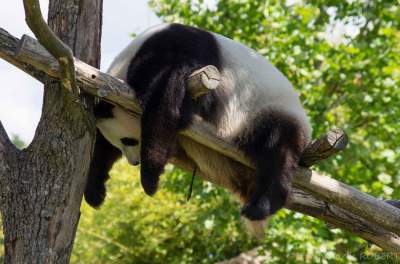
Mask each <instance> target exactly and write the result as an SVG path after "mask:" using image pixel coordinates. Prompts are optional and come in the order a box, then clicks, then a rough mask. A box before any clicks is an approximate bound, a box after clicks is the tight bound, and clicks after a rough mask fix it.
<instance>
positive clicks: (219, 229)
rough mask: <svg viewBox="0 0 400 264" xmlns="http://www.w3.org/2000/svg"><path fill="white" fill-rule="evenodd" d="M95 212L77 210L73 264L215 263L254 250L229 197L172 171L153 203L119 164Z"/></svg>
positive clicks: (130, 172) (132, 173)
mask: <svg viewBox="0 0 400 264" xmlns="http://www.w3.org/2000/svg"><path fill="white" fill-rule="evenodd" d="M111 178H112V180H111V183H110V184H109V186H108V197H107V199H106V202H105V204H104V205H103V206H102V207H101V209H100V210H93V209H91V208H90V207H88V206H87V205H86V204H83V206H82V218H81V221H80V224H79V228H78V233H77V237H76V242H75V246H74V251H73V257H72V263H85V264H86V263H88V264H92V263H121V264H123V263H152V264H153V263H154V264H156V263H163V264H164V263H214V262H216V261H218V260H224V259H226V258H229V257H234V256H235V255H238V254H240V252H242V251H245V250H249V249H251V248H252V247H254V246H255V241H254V240H252V238H250V237H249V236H248V235H247V234H246V232H245V231H244V230H243V227H242V225H241V223H240V221H239V212H238V208H239V207H238V205H237V204H236V203H235V202H234V201H233V200H231V198H230V195H228V194H227V193H225V192H224V191H223V190H221V189H218V188H215V187H213V186H211V184H209V183H206V182H202V181H201V180H200V179H196V182H195V186H194V193H193V197H192V200H191V201H190V202H186V195H187V194H186V192H187V188H188V185H189V182H190V175H188V174H185V173H183V172H181V171H179V170H177V169H174V170H173V169H172V166H171V167H169V168H168V169H167V172H166V173H165V174H164V175H163V176H162V181H161V186H160V191H159V192H158V193H157V194H156V195H155V196H154V198H151V197H148V196H146V195H145V194H144V192H143V190H142V188H141V186H140V183H139V175H138V170H137V169H134V168H132V167H129V166H128V165H127V163H126V162H125V161H124V162H120V163H118V164H117V165H116V166H115V167H114V169H113V171H112V175H111Z"/></svg>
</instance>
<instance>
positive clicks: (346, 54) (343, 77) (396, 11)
mask: <svg viewBox="0 0 400 264" xmlns="http://www.w3.org/2000/svg"><path fill="white" fill-rule="evenodd" d="M209 2H210V1H203V0H157V1H155V0H153V1H151V6H152V7H153V8H154V10H156V12H157V14H158V15H159V16H160V17H161V18H162V19H163V20H164V21H166V22H181V23H184V24H190V25H195V26H198V27H201V28H204V29H207V30H210V31H214V32H217V33H220V34H222V35H225V36H228V37H230V38H232V39H235V40H238V41H240V42H242V43H243V44H245V45H248V46H250V47H252V48H253V49H255V50H257V51H258V52H259V53H261V54H262V55H264V56H265V57H266V58H267V59H268V60H270V61H271V62H272V63H273V64H274V65H276V66H277V67H278V68H279V69H280V70H281V71H282V72H283V73H284V74H285V75H286V76H287V77H288V78H289V80H290V81H291V82H292V83H293V85H294V86H295V87H296V89H297V90H298V91H299V92H300V94H301V98H302V100H303V102H304V104H305V107H306V109H307V111H308V114H309V116H310V119H311V122H312V124H313V128H314V136H315V137H317V136H319V135H321V134H322V133H324V132H326V131H327V130H328V129H329V128H332V127H340V128H343V129H345V130H346V132H347V133H348V135H349V137H350V142H351V143H350V145H349V147H348V148H347V149H346V151H344V152H343V153H341V154H340V155H337V156H335V157H334V158H331V159H329V160H327V161H325V162H323V163H322V164H321V165H319V166H317V168H316V169H317V170H320V171H323V172H324V173H326V174H328V175H330V176H332V177H335V178H336V179H339V180H340V181H343V182H346V183H348V184H350V185H353V186H355V187H357V188H359V189H360V190H361V191H364V192H368V193H371V194H373V195H375V196H380V197H382V198H385V199H388V198H395V199H399V198H400V188H399V185H400V122H399V117H400V106H399V105H400V89H399V86H400V44H399V43H400V31H399V29H400V7H399V6H400V5H399V1H392V0H375V1H364V0H351V1H350V0H348V1H337V0H312V1H301V0H300V1H283V0H281V1H272V0H271V1H256V0H247V1H246V0H229V1H228V0H219V1H215V6H214V5H210V4H207V3H209ZM338 28H339V29H340V28H342V29H343V30H344V34H341V35H340V34H339V36H338V34H337V33H335V32H337V29H338ZM300 231H301V232H300ZM265 245H266V248H268V251H269V252H270V253H271V254H272V260H271V261H272V263H292V262H296V261H297V262H298V261H299V257H300V256H301V258H300V260H301V261H303V262H304V263H321V262H320V261H321V259H323V261H324V263H351V262H354V261H357V259H358V258H359V256H360V254H361V253H362V252H364V251H363V250H364V248H365V246H366V243H365V242H364V241H362V240H360V239H357V238H354V237H353V236H351V235H350V234H348V233H346V232H341V231H339V232H338V231H332V230H329V229H327V228H326V227H325V226H324V225H323V224H322V223H321V222H319V221H317V220H314V219H310V218H309V217H305V216H300V215H298V214H292V213H288V212H282V213H280V214H279V216H277V217H275V218H274V221H273V223H272V224H271V226H270V230H269V232H268V237H267V239H266V243H265ZM317 252H322V253H321V254H322V255H321V254H317ZM372 259H373V258H372ZM374 261H377V260H374ZM364 262H366V260H364ZM371 263H372V262H371ZM374 263H377V262H374Z"/></svg>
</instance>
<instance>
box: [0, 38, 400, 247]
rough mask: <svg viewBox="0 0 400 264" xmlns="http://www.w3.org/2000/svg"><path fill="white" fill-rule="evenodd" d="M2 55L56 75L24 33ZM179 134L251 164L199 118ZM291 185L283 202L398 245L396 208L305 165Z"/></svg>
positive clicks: (117, 90)
mask: <svg viewBox="0 0 400 264" xmlns="http://www.w3.org/2000/svg"><path fill="white" fill-rule="evenodd" d="M0 32H1V31H0ZM2 41H8V42H14V41H15V39H13V38H10V37H4V36H3V37H2V35H1V34H0V43H1V42H2ZM14 44H15V43H14ZM14 44H12V45H14ZM2 56H4V55H3V53H2V51H1V46H0V57H2ZM6 58H8V61H10V62H11V63H13V64H14V65H16V66H17V67H18V65H24V64H31V65H32V66H34V68H37V69H39V70H40V71H42V72H46V73H47V74H48V75H49V76H51V77H55V78H59V77H60V74H59V72H58V69H57V63H55V60H54V59H53V62H52V61H51V57H50V56H49V54H48V53H47V52H46V51H45V50H44V49H43V48H41V47H40V46H39V45H37V44H35V41H33V40H32V39H28V38H27V37H24V38H23V39H22V40H21V44H20V45H19V48H18V50H17V52H16V56H15V57H13V58H12V59H10V58H9V56H8V55H7V56H6ZM14 62H15V63H14ZM75 65H76V71H77V72H76V76H77V81H78V83H79V84H80V85H81V87H82V89H84V90H85V91H86V92H88V93H90V94H93V95H97V96H100V97H102V99H104V100H107V101H109V102H112V103H114V104H117V105H120V106H122V107H124V108H126V109H128V110H130V111H132V112H133V114H134V115H136V116H139V114H140V111H141V110H140V107H139V105H138V104H137V103H136V102H135V95H134V93H133V91H132V89H130V88H129V87H128V86H127V85H126V84H125V83H123V82H121V81H120V80H118V79H116V78H114V77H112V76H109V75H107V74H105V73H102V72H100V71H98V70H97V69H95V68H93V67H90V66H88V65H86V64H84V63H82V62H80V61H79V60H77V59H75ZM181 137H182V138H186V139H188V140H193V141H195V142H197V143H199V144H201V145H203V146H205V147H208V148H210V149H212V150H215V151H216V152H218V153H219V155H224V156H226V157H229V158H232V159H233V160H236V161H238V162H239V163H241V164H243V165H244V166H247V167H249V168H254V166H253V165H252V164H251V163H250V162H249V161H248V160H247V159H246V157H245V156H244V155H243V154H242V153H241V152H239V151H238V150H237V149H235V148H234V147H232V146H231V145H229V144H228V143H226V142H224V141H222V140H221V139H219V138H218V137H216V136H215V133H214V131H213V130H212V129H211V128H210V127H209V126H207V124H206V123H204V122H202V121H201V120H196V121H195V122H194V124H193V126H191V128H190V129H188V130H185V131H183V132H182V135H181ZM346 143H347V139H346V137H345V136H344V134H343V133H341V132H340V131H339V130H335V131H331V132H329V133H328V135H327V136H325V137H323V138H321V139H320V140H318V141H316V142H314V143H313V144H312V145H311V146H310V147H309V148H308V149H307V151H306V152H305V153H304V156H303V159H302V164H304V165H308V166H309V165H312V164H313V163H315V162H317V161H318V160H322V159H325V158H327V157H328V156H329V155H331V154H333V153H335V152H337V151H339V150H340V149H342V148H343V147H344V146H345V145H346ZM172 162H173V163H175V164H177V165H178V166H181V167H183V168H189V169H190V168H192V164H191V163H190V160H187V158H186V157H175V158H174V159H173V160H172ZM293 185H294V190H293V195H292V198H291V199H290V202H289V204H288V208H291V209H294V210H297V211H300V212H303V213H307V214H309V215H313V216H315V217H318V218H321V219H323V220H326V221H327V222H328V223H330V224H332V225H334V226H338V227H341V228H345V229H347V230H350V231H352V232H354V233H356V234H358V235H360V236H362V237H364V238H365V239H367V240H370V241H372V242H374V243H376V244H378V245H380V246H381V247H382V248H384V249H387V250H400V241H399V238H398V235H397V234H400V228H399V227H400V221H399V220H400V218H399V217H400V210H398V209H397V208H395V207H393V206H391V205H389V204H387V203H385V202H383V201H379V200H377V199H375V198H373V197H372V196H369V195H367V194H364V193H361V192H359V191H358V190H356V189H354V188H352V187H350V186H347V185H345V184H343V183H340V182H338V181H336V180H334V179H331V178H328V177H326V176H322V175H320V174H317V173H315V172H311V171H310V170H308V169H305V168H300V169H299V170H298V173H297V175H296V176H295V177H294V181H293ZM297 188H300V189H302V190H304V191H305V192H306V193H307V199H306V201H307V202H304V201H305V200H304V198H302V197H304V195H303V194H304V191H303V192H302V191H301V190H298V189H297ZM298 193H302V195H296V194H298ZM320 199H321V200H320Z"/></svg>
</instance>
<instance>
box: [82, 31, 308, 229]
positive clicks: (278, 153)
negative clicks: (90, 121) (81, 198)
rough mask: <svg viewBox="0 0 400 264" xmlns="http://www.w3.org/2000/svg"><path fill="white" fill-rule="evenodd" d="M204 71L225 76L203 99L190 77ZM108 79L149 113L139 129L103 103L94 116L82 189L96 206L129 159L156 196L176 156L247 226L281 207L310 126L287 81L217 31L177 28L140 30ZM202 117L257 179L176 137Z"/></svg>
mask: <svg viewBox="0 0 400 264" xmlns="http://www.w3.org/2000/svg"><path fill="white" fill-rule="evenodd" d="M206 65H214V66H216V67H217V68H218V69H219V71H220V72H221V75H222V81H221V84H220V86H219V87H218V88H217V89H216V90H215V91H211V92H209V93H208V94H206V95H204V96H201V97H200V98H198V99H197V100H194V99H192V98H191V96H190V95H189V93H188V91H187V87H186V85H187V83H186V81H187V77H188V75H189V74H191V73H192V72H193V71H195V70H197V69H199V68H201V67H204V66H206ZM109 73H110V74H111V75H114V76H116V77H118V78H120V79H122V80H124V81H125V82H127V83H128V84H129V85H130V86H131V87H132V89H134V91H135V93H136V96H137V98H138V100H139V103H140V105H141V107H142V109H143V114H142V117H141V123H140V124H137V123H136V122H135V121H134V119H133V118H132V117H131V116H129V114H128V113H126V112H125V111H123V110H122V109H120V108H118V107H114V106H112V105H110V104H107V103H105V102H102V103H100V104H99V105H98V106H97V107H96V109H95V115H96V117H97V127H98V129H99V130H100V132H101V133H99V135H98V137H97V141H96V145H95V153H94V160H93V162H92V169H91V172H90V175H89V180H88V184H87V187H86V191H85V199H86V201H87V202H88V203H89V204H90V205H92V206H94V207H97V206H99V205H100V204H101V203H102V202H103V200H104V197H105V187H104V183H105V181H106V180H107V178H108V171H109V169H110V168H111V166H112V164H113V163H114V162H115V161H116V160H117V159H118V158H119V157H120V156H121V155H122V154H124V155H125V156H126V157H127V159H128V161H129V162H130V163H131V164H133V165H136V164H137V163H138V161H140V163H141V170H140V172H141V182H142V186H143V189H144V191H145V192H146V193H147V194H149V195H152V194H154V193H155V192H156V190H157V184H158V180H159V176H160V174H161V173H162V172H163V169H164V166H165V165H166V163H167V162H168V159H169V158H170V157H171V155H172V154H174V151H175V150H176V149H177V146H178V147H179V149H182V150H183V152H184V154H185V155H186V156H187V157H188V158H190V159H191V160H192V161H193V162H194V163H195V164H196V165H197V168H198V170H199V171H200V173H201V174H202V175H203V176H204V177H205V178H207V179H209V180H211V181H213V182H216V183H219V184H222V185H224V186H225V187H228V188H230V189H231V190H232V191H233V192H234V193H236V194H237V195H238V196H239V197H240V200H241V202H242V203H243V208H242V210H241V213H242V214H243V215H244V216H245V217H246V218H248V219H250V220H253V221H256V220H263V219H265V218H267V217H268V216H270V215H272V214H274V213H275V212H276V211H277V210H279V209H280V208H282V207H283V206H284V204H285V202H286V199H287V196H288V192H289V189H290V184H291V178H292V174H293V171H294V169H295V168H296V166H297V163H298V160H299V157H300V155H301V153H302V151H303V150H304V148H305V146H306V145H307V144H308V142H309V141H310V135H311V127H310V124H309V121H308V118H307V116H306V114H305V112H304V109H303V107H302V105H301V103H300V101H299V98H298V94H297V93H296V92H295V91H294V89H293V87H292V85H291V84H290V83H289V81H288V80H287V79H286V78H285V77H284V76H283V74H282V73H281V72H279V71H278V70H277V69H276V68H275V67H274V66H272V65H271V64H270V63H269V62H268V61H266V60H265V59H264V58H263V57H261V56H260V55H259V54H257V53H256V52H255V51H254V50H251V49H249V48H247V47H245V46H244V45H242V44H240V43H237V42H235V41H233V40H230V39H228V38H225V37H223V36H220V35H218V34H214V33H210V32H206V31H203V30H200V29H197V28H193V27H189V26H184V25H180V24H163V25H159V26H156V27H153V28H151V29H149V30H147V31H146V32H144V33H142V34H141V35H139V36H138V37H136V38H135V40H133V41H132V43H131V44H130V45H129V46H128V47H127V48H126V49H125V50H124V51H122V52H121V53H120V54H119V55H118V56H117V58H116V59H115V60H114V62H113V63H112V65H111V67H110V69H109ZM197 117H200V118H202V119H203V120H205V121H207V122H208V123H209V124H210V125H212V126H213V127H214V128H215V131H216V133H217V134H218V136H219V137H221V138H222V139H225V140H226V141H228V142H231V143H233V144H235V145H236V146H237V147H238V148H239V149H241V150H242V151H243V152H244V153H245V154H246V155H247V157H248V158H249V159H250V160H251V161H252V162H253V163H254V164H255V166H256V168H257V169H256V172H255V174H254V173H252V172H250V171H245V170H243V168H240V166H238V164H237V163H236V162H234V161H232V160H230V159H228V158H225V157H223V156H220V155H217V154H215V153H212V152H210V151H208V150H207V149H206V148H204V147H202V146H201V145H199V144H197V143H195V142H192V141H188V140H185V139H180V140H179V141H178V138H177V135H178V132H179V131H180V130H182V129H185V128H187V127H188V126H190V124H191V122H192V120H193V118H197Z"/></svg>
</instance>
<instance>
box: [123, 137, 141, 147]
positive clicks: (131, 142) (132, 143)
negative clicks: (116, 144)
mask: <svg viewBox="0 0 400 264" xmlns="http://www.w3.org/2000/svg"><path fill="white" fill-rule="evenodd" d="M121 142H122V144H124V145H125V146H136V145H137V144H139V141H137V140H136V139H134V138H126V137H125V138H121Z"/></svg>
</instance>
